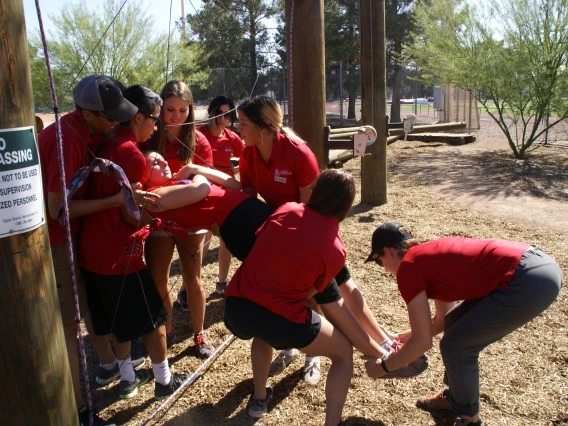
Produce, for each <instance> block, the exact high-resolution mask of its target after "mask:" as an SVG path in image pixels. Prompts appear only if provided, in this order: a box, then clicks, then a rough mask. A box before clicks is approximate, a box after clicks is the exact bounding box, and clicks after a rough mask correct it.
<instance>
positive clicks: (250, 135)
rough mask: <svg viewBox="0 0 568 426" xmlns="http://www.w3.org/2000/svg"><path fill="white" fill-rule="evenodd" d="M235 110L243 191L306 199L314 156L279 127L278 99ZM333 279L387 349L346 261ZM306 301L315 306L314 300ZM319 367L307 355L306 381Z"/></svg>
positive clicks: (259, 99)
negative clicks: (241, 144)
mask: <svg viewBox="0 0 568 426" xmlns="http://www.w3.org/2000/svg"><path fill="white" fill-rule="evenodd" d="M237 111H238V116H239V133H240V135H241V137H242V138H243V140H244V141H245V145H246V147H245V150H244V152H243V154H242V156H241V159H240V162H239V173H240V180H241V184H242V185H243V191H246V192H249V193H251V194H253V195H260V196H261V197H262V198H263V199H264V200H266V202H267V203H268V204H270V205H272V206H273V207H274V208H277V207H279V206H281V205H282V204H284V203H286V202H289V201H295V202H301V203H305V202H307V201H308V199H309V198H310V186H311V185H312V183H313V182H314V180H315V179H316V178H317V176H318V175H319V166H318V162H317V159H316V157H315V155H314V154H313V152H312V151H311V150H310V148H309V147H308V145H307V144H306V143H305V142H304V141H303V140H301V139H300V138H299V137H298V136H296V135H295V134H294V132H292V131H291V130H290V129H288V128H286V127H282V120H283V112H282V109H281V108H280V106H279V105H278V103H277V102H276V101H275V100H274V99H272V98H270V97H268V96H256V97H254V98H252V99H248V100H246V101H245V102H243V103H242V104H240V105H239V107H238V108H237ZM335 280H336V281H337V285H339V291H340V292H341V296H342V297H343V298H344V299H345V302H346V303H347V305H348V306H349V308H350V309H351V310H352V311H353V314H354V315H355V317H356V318H357V319H358V320H359V322H360V323H361V325H362V326H363V328H364V329H365V331H366V332H367V333H368V334H369V336H370V337H371V338H372V339H374V340H375V341H376V342H377V343H379V344H380V345H382V346H383V348H385V349H387V350H390V348H391V344H392V343H393V342H392V341H391V339H390V337H389V335H388V334H387V333H386V332H385V331H384V330H383V329H382V328H381V326H380V325H379V324H378V322H377V320H376V319H375V317H374V315H373V314H372V312H371V311H370V309H369V307H368V306H367V304H366V303H365V299H364V298H363V296H362V294H361V292H360V291H359V289H358V288H357V285H356V284H355V281H354V280H353V279H352V278H351V274H350V272H349V269H348V268H347V266H344V267H343V268H342V269H341V270H340V271H339V273H338V274H337V276H336V277H335ZM314 300H315V302H317V303H319V304H320V305H323V304H325V303H327V302H328V300H329V299H327V298H325V297H324V296H322V295H317V296H315V297H314ZM309 306H310V307H311V308H313V309H317V308H316V306H315V303H312V304H310V305H309ZM320 313H321V311H320ZM297 356H298V351H297V350H293V349H288V350H284V351H281V352H280V353H279V354H278V356H277V357H276V358H275V359H274V361H273V363H272V366H271V370H270V373H271V375H277V374H280V373H281V372H282V371H284V369H285V368H286V366H287V365H288V364H290V363H291V362H292V361H293V360H294V359H295V358H296V357H297ZM319 367H320V366H319V360H317V359H310V358H308V359H306V363H305V365H304V380H305V381H306V383H309V384H315V383H317V382H318V380H319V378H320V369H319Z"/></svg>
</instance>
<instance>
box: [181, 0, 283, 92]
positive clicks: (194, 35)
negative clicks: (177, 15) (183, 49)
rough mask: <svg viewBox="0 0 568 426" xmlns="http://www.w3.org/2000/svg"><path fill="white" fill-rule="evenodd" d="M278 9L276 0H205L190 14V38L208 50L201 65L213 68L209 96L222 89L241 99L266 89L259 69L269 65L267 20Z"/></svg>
mask: <svg viewBox="0 0 568 426" xmlns="http://www.w3.org/2000/svg"><path fill="white" fill-rule="evenodd" d="M276 13H277V8H276V3H275V2H274V1H267V0H264V1H263V0H232V1H219V0H203V7H202V8H201V9H200V10H198V11H197V12H196V13H194V14H188V15H187V22H188V24H189V26H190V28H191V34H190V39H191V41H192V42H194V43H196V44H198V45H200V47H201V50H202V52H206V54H204V55H202V56H201V67H202V69H208V70H210V71H211V74H210V80H209V84H210V86H211V88H212V90H211V91H210V93H208V97H209V98H211V97H213V96H216V95H219V94H221V93H223V94H227V95H228V96H231V97H233V98H235V99H240V98H243V97H247V96H249V95H250V94H254V93H262V92H263V91H264V89H265V87H264V86H265V84H264V81H263V79H262V74H261V72H260V71H261V70H264V69H266V68H268V65H269V62H268V54H267V52H268V51H269V50H270V43H269V42H270V35H269V31H268V29H267V27H266V24H265V22H266V20H267V19H268V18H271V17H272V16H274V15H275V14H276ZM259 77H260V78H259ZM253 92H254V93H253Z"/></svg>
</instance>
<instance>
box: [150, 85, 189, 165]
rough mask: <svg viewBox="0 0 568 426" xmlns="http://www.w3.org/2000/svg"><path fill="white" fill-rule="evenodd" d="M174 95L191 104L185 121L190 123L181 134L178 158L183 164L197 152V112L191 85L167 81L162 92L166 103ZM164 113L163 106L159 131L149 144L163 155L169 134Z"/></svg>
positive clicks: (185, 125) (161, 95)
mask: <svg viewBox="0 0 568 426" xmlns="http://www.w3.org/2000/svg"><path fill="white" fill-rule="evenodd" d="M173 96H177V97H179V98H181V99H183V100H184V101H185V102H187V103H188V104H189V113H188V115H187V119H186V120H185V123H189V124H184V125H183V126H182V129H181V133H180V135H179V140H180V146H179V149H178V152H177V158H178V160H180V161H181V162H182V163H183V164H187V163H189V162H190V161H191V159H192V158H193V155H194V153H195V112H194V109H193V95H192V94H191V90H190V89H189V86H188V85H187V84H185V83H184V82H183V81H179V80H171V81H168V82H167V83H166V85H165V86H164V88H163V89H162V91H161V92H160V97H161V98H162V100H163V101H164V103H165V101H166V99H168V98H171V97H173ZM164 113H165V108H162V112H161V113H160V123H159V125H158V131H157V132H156V133H154V135H153V136H152V139H151V140H150V144H149V147H150V149H153V150H155V151H158V152H159V153H160V154H162V155H164V152H165V150H166V142H167V134H168V131H167V128H166V125H165V123H164Z"/></svg>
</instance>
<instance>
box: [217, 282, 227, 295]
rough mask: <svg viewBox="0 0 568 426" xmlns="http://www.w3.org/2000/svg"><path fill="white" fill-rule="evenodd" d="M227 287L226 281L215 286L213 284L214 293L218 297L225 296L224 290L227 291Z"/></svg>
mask: <svg viewBox="0 0 568 426" xmlns="http://www.w3.org/2000/svg"><path fill="white" fill-rule="evenodd" d="M228 285H229V282H228V281H219V282H217V284H215V293H217V294H218V295H219V296H225V290H227V286H228Z"/></svg>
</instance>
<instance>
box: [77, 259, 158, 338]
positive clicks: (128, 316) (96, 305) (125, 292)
mask: <svg viewBox="0 0 568 426" xmlns="http://www.w3.org/2000/svg"><path fill="white" fill-rule="evenodd" d="M82 273H83V279H84V280H85V286H86V289H87V302H88V305H89V311H90V312H91V319H92V322H93V328H94V330H95V334H98V335H106V334H110V333H114V335H115V336H116V340H117V341H118V342H127V341H129V340H134V339H137V338H138V337H140V336H143V335H144V334H146V333H148V332H150V331H152V330H154V329H155V328H157V327H159V326H160V325H161V324H163V323H164V322H166V319H167V318H168V314H167V312H166V309H165V308H164V304H163V303H162V299H161V297H160V294H159V293H158V290H157V289H156V285H155V284H154V280H153V279H152V276H151V275H150V272H149V271H148V269H143V270H141V271H138V272H134V273H132V274H128V275H100V274H95V273H93V272H89V271H87V270H84V269H83V270H82Z"/></svg>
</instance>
